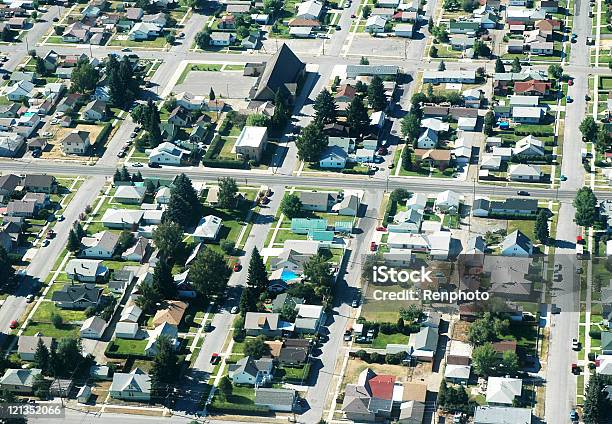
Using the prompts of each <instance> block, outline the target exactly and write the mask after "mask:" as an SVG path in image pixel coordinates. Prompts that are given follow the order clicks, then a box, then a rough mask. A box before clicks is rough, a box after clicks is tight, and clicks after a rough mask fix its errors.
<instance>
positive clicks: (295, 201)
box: [280, 194, 302, 219]
mask: <svg viewBox="0 0 612 424" xmlns="http://www.w3.org/2000/svg"><path fill="white" fill-rule="evenodd" d="M280 211H281V212H282V213H283V214H284V215H285V216H286V217H287V218H289V219H292V218H295V217H297V216H298V215H299V214H300V212H301V211H302V201H301V200H300V198H299V197H298V196H297V195H295V194H286V195H285V197H283V200H281V204H280Z"/></svg>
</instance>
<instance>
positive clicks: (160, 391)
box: [149, 335, 180, 397]
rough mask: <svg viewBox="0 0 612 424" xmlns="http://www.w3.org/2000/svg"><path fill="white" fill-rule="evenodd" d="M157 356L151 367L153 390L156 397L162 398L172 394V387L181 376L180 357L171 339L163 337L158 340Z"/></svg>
mask: <svg viewBox="0 0 612 424" xmlns="http://www.w3.org/2000/svg"><path fill="white" fill-rule="evenodd" d="M156 344H157V354H156V355H155V357H154V358H153V364H152V365H151V371H150V373H149V375H150V376H151V390H152V392H153V395H154V396H158V397H162V396H166V395H168V394H170V390H171V387H170V385H171V384H172V383H174V382H175V381H176V379H177V378H178V375H179V371H180V370H179V365H178V356H177V354H176V352H175V350H174V347H173V346H172V342H171V341H170V338H169V337H168V336H166V335H161V336H159V337H158V338H157V342H156Z"/></svg>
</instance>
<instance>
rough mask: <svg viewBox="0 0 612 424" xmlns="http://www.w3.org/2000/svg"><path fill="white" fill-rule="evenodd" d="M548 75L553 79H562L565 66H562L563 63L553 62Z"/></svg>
mask: <svg viewBox="0 0 612 424" xmlns="http://www.w3.org/2000/svg"><path fill="white" fill-rule="evenodd" d="M548 76H549V77H550V78H551V79H556V80H558V79H561V77H562V76H563V68H562V67H561V65H558V64H553V65H550V66H549V67H548Z"/></svg>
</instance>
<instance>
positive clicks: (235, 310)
mask: <svg viewBox="0 0 612 424" xmlns="http://www.w3.org/2000/svg"><path fill="white" fill-rule="evenodd" d="M239 311H240V308H238V306H232V309H230V314H237V313H238V312H239Z"/></svg>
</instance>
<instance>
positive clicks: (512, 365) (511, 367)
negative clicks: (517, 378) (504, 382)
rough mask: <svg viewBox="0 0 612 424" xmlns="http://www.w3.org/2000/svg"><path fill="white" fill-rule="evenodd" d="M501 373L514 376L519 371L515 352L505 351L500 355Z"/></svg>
mask: <svg viewBox="0 0 612 424" xmlns="http://www.w3.org/2000/svg"><path fill="white" fill-rule="evenodd" d="M501 371H502V373H503V374H506V375H516V373H517V372H518V371H519V361H518V355H517V354H516V352H513V351H511V350H507V351H505V352H504V353H503V354H502V361H501Z"/></svg>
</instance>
